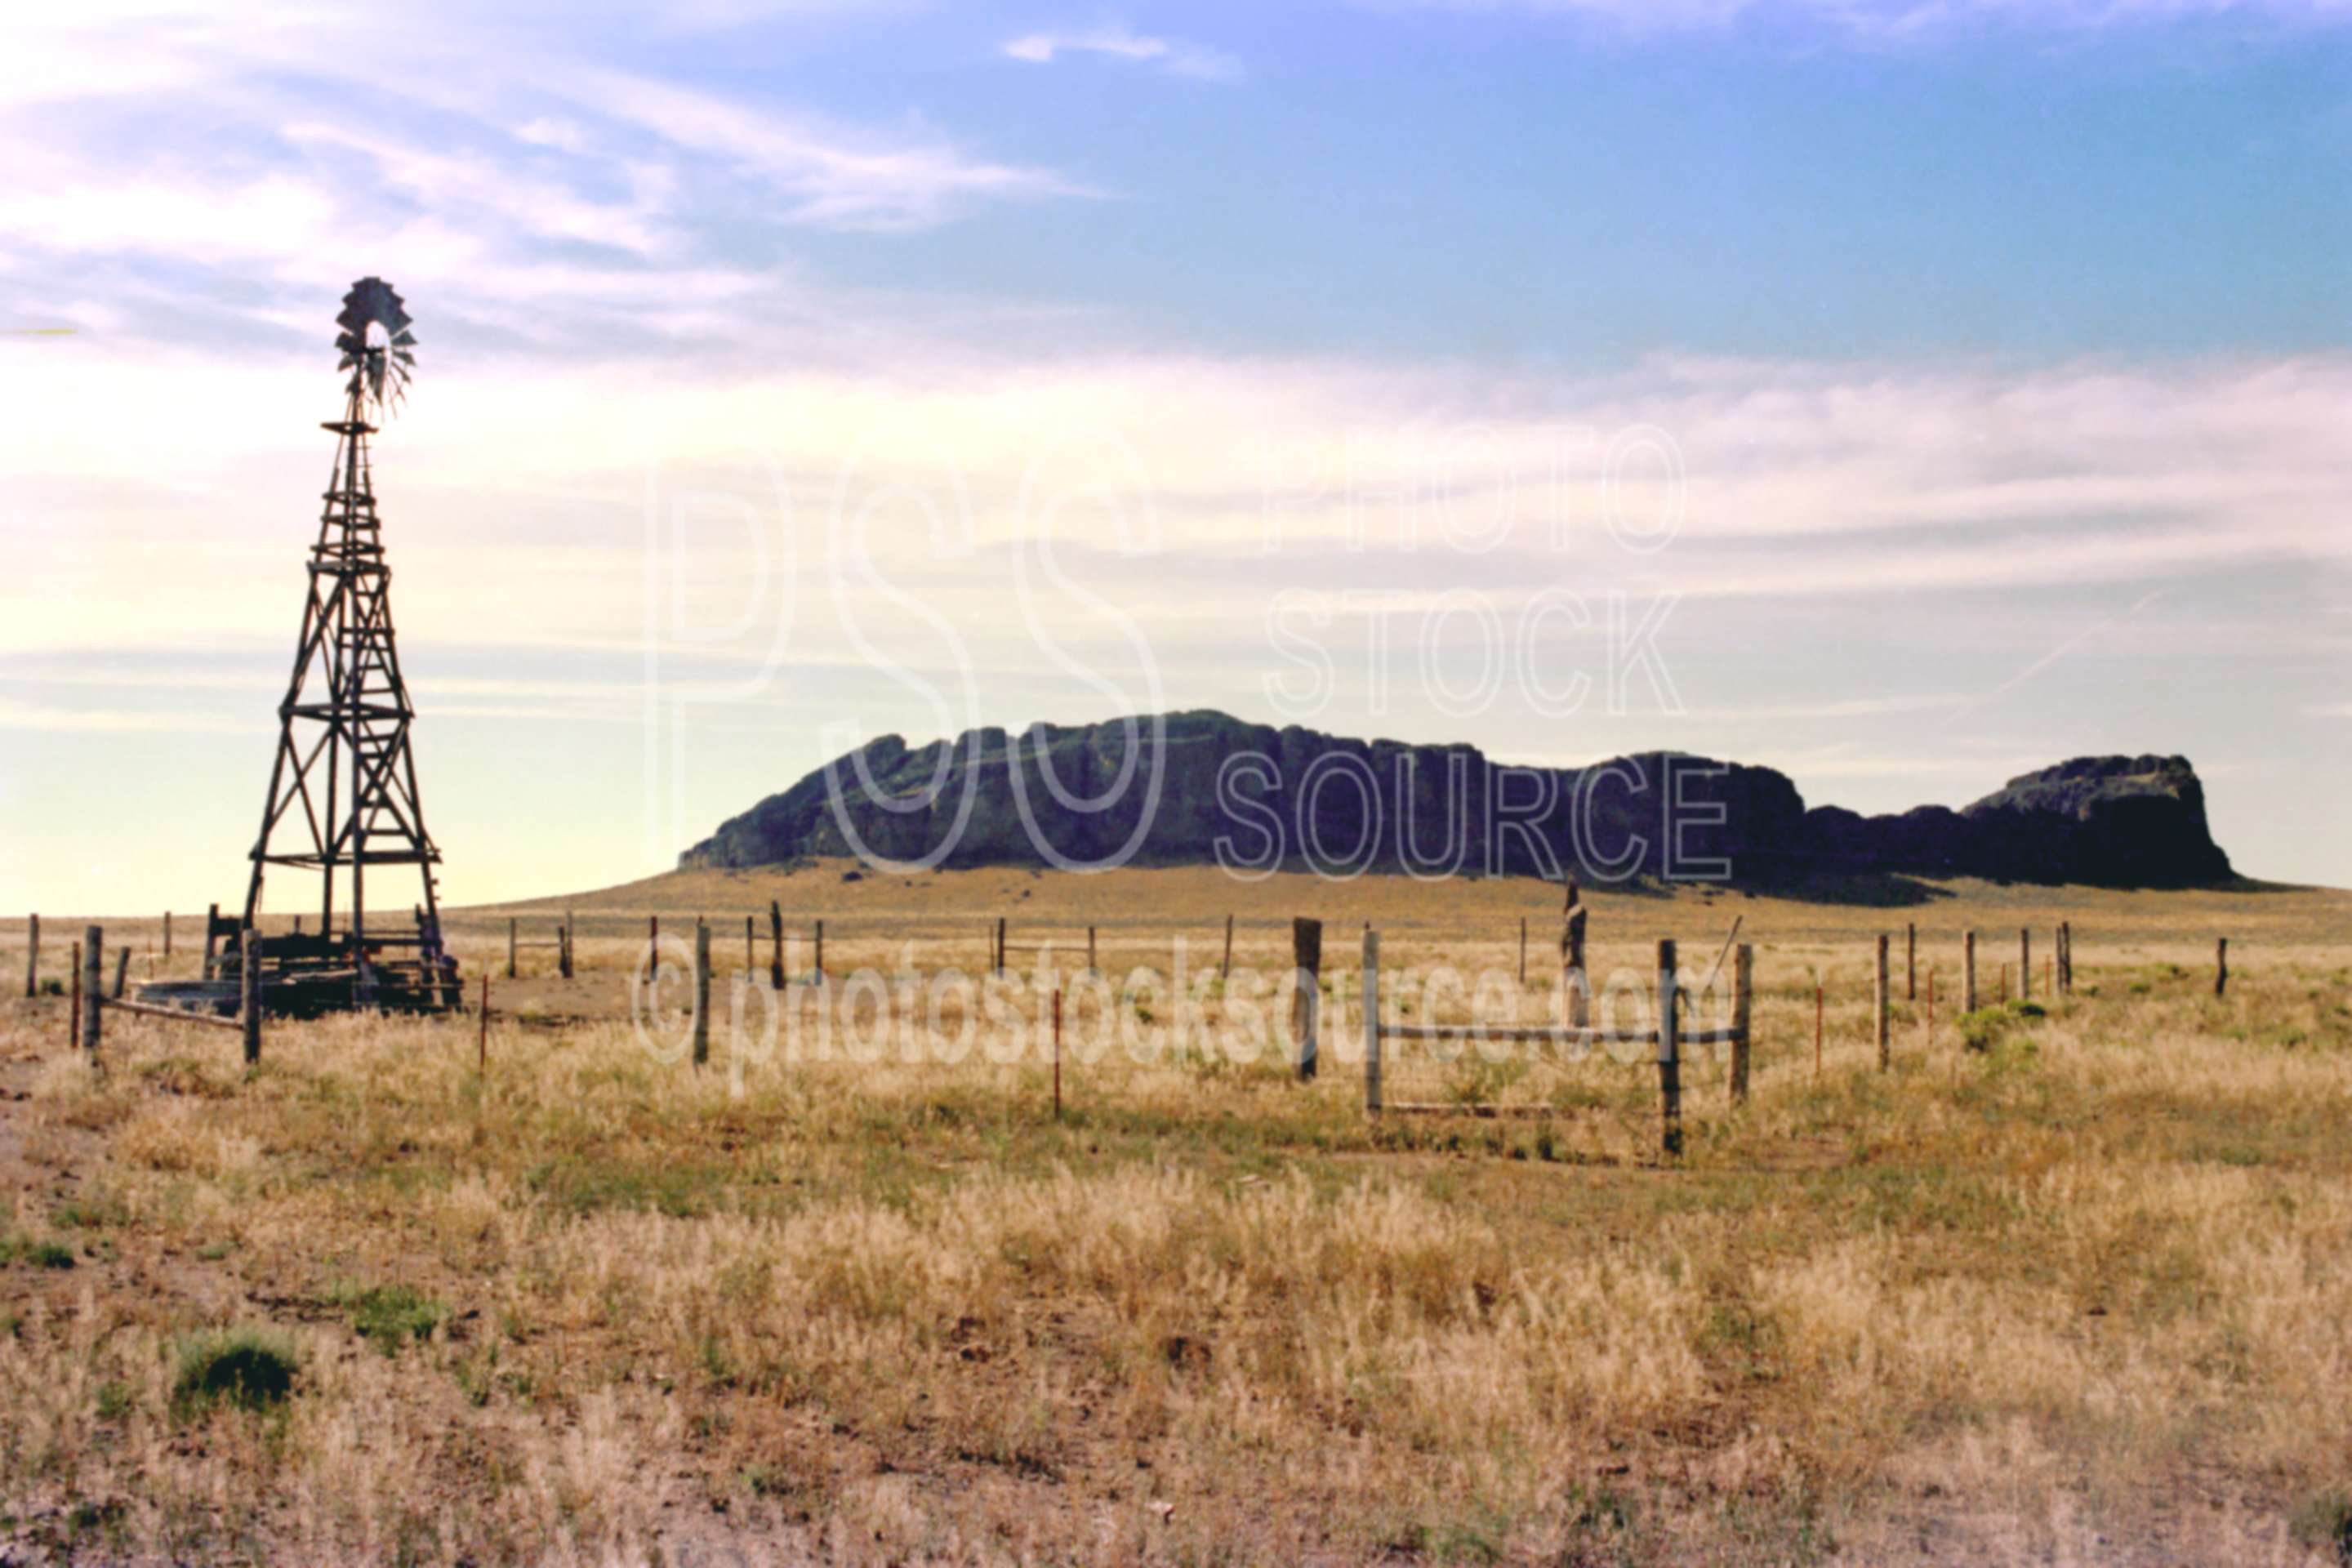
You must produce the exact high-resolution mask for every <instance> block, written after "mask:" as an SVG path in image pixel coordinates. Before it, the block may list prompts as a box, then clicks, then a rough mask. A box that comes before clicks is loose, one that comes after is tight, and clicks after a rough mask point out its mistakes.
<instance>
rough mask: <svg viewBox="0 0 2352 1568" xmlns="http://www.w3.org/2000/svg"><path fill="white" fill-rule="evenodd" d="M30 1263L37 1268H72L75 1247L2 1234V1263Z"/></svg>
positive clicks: (0, 1251)
mask: <svg viewBox="0 0 2352 1568" xmlns="http://www.w3.org/2000/svg"><path fill="white" fill-rule="evenodd" d="M5 1263H29V1264H31V1265H32V1266H33V1267H34V1268H72V1267H73V1266H74V1255H73V1249H72V1248H70V1247H61V1246H59V1245H58V1243H56V1242H54V1241H33V1240H30V1239H28V1238H27V1237H21V1236H0V1264H5Z"/></svg>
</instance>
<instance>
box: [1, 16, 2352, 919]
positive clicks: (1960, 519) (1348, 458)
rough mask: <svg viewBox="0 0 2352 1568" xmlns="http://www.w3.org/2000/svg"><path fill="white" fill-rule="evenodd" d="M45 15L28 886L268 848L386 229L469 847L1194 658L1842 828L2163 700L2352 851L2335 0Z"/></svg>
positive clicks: (33, 235)
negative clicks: (349, 320) (371, 282)
mask: <svg viewBox="0 0 2352 1568" xmlns="http://www.w3.org/2000/svg"><path fill="white" fill-rule="evenodd" d="M0 32H5V40H4V41H5V47H0V153H5V167H6V168H7V170H8V171H9V177H8V179H7V181H6V183H5V185H0V550H5V561H6V563H7V566H6V569H5V572H0V816H5V820H6V821H8V822H9V823H11V824H12V825H14V827H13V830H12V831H10V832H8V833H7V834H5V836H0V900H8V899H11V898H13V901H14V903H15V904H16V905H18V906H22V907H24V908H26V909H35V908H37V909H42V910H58V911H76V912H79V911H84V910H89V911H97V912H112V911H124V912H135V911H136V910H142V909H150V908H160V907H163V906H165V905H169V906H170V907H173V908H177V909H194V908H201V907H202V906H203V905H204V904H205V903H207V902H211V901H214V900H219V901H221V902H224V903H234V902H236V900H238V899H239V898H240V897H241V895H242V892H243V889H244V885H245V879H246V874H247V860H246V856H247V851H248V849H249V848H250V847H251V845H252V841H253V836H254V830H255V826H256V825H257V821H258V819H259V813H260V810H261V805H262V796H263V794H264V789H265V785H266V784H267V782H268V764H269V760H270V756H271V753H272V751H273V748H274V745H275V742H276V717H275V711H274V710H275V707H276V703H277V701H278V697H279V695H280V694H281V693H282V690H283V687H284V684H285V680H286V676H287V671H288V668H289V661H290V656H291V653H292V651H293V646H294V640H295V636H296V631H297V627H298V624H299V612H300V607H301V600H300V595H301V594H302V592H303V583H304V574H303V566H302V559H303V552H304V551H305V550H306V548H307V546H308V544H309V542H310V536H311V534H312V533H313V531H315V527H316V520H317V515H318V508H319V504H320V490H321V489H323V488H324V486H323V484H322V483H321V481H322V480H323V479H325V478H326V475H327V470H328V468H329V465H330V462H331V458H332V452H333V437H332V436H331V435H329V434H327V433H325V432H323V431H321V430H320V428H319V421H320V420H321V419H326V418H330V417H332V416H335V414H336V413H337V411H338V389H339V381H338V378H337V376H336V374H335V365H334V361H333V359H332V357H331V356H332V352H333V351H332V348H331V343H332V338H333V334H334V331H335V329H334V327H333V324H332V323H333V318H334V315H335V312H336V311H337V310H338V309H339V308H340V304H341V296H342V293H343V291H344V289H346V288H348V287H349V285H350V283H351V281H352V279H355V278H358V277H361V276H362V275H369V274H375V275H381V276H383V277H384V278H386V279H390V280H391V281H392V282H393V283H394V286H396V287H397V288H398V289H400V290H401V291H402V293H403V294H404V297H405V299H406V300H407V304H408V308H409V310H410V311H411V313H412V314H413V315H414V316H415V321H416V328H415V331H416V334H417V338H418V342H419V350H418V361H419V363H418V371H417V377H416V382H415V388H414V391H413V394H412V396H411V398H410V400H409V401H408V403H407V404H406V405H404V406H403V407H402V408H400V409H399V410H398V412H397V413H396V415H395V416H392V417H390V418H388V419H387V420H386V421H385V422H384V426H383V431H382V433H381V435H380V436H379V437H377V439H376V444H375V452H374V462H375V480H376V489H377V493H378V497H379V500H380V502H381V504H382V510H383V515H384V517H385V520H386V524H387V527H386V534H385V538H386V542H387V544H388V546H389V549H390V551H391V558H392V560H393V562H394V573H395V576H394V588H393V598H394V609H395V612H396V616H397V619H398V624H399V626H400V635H401V652H402V657H403V661H404V667H405V671H406V675H407V678H408V681H409V684H410V689H411V694H412V696H413V698H414V699H415V702H416V705H417V707H418V710H419V712H420V718H419V720H418V722H417V726H416V729H415V737H414V739H415V754H416V760H417V765H418V769H419V779H420V784H421V785H422V790H423V794H424V798H425V810H426V815H427V821H428V825H429V826H430V827H431V829H432V832H433V835H434V837H435V838H436V840H437V841H438V843H439V845H440V847H441V848H442V850H443V852H444V854H445V856H446V866H445V868H444V874H443V882H442V891H443V894H444V897H445V898H446V899H448V900H453V901H456V902H459V903H465V902H472V901H480V900H500V899H507V898H516V897H525V896H530V895H537V894H546V893H555V892H562V891H565V890H573V889H586V888H591V887H598V886H604V885H609V884H612V883H615V882H620V881H624V880H627V879H633V878H636V877H640V876H645V875H648V874H651V873H654V872H656V871H658V870H661V869H663V868H667V866H669V865H671V864H673V863H674V862H675V858H676V857H677V853H678V851H679V850H681V849H683V848H685V847H688V845H690V844H692V843H693V842H695V841H696V840H698V839H700V838H701V837H705V836H706V835H707V834H708V833H709V831H710V830H711V829H712V828H713V827H714V826H716V825H717V824H718V823H719V821H720V820H722V819H723V818H725V817H727V816H732V815H734V814H735V813H737V812H739V811H740V810H742V809H744V808H746V807H748V806H749V805H751V804H753V803H754V802H755V801H757V800H758V799H760V798H761V796H763V795H767V794H770V793H772V792H774V791H776V790H780V789H782V788H783V787H785V786H786V785H788V784H791V783H792V782H793V781H794V780H796V779H797V778H799V777H800V776H801V775H802V774H803V773H806V772H807V771H809V770H810V769H811V768H813V767H815V766H816V765H818V764H819V763H822V762H823V761H824V760H825V759H826V758H827V757H829V756H832V755H835V754H838V753H839V752H843V751H845V750H846V749H847V748H848V747H850V746H851V745H854V744H856V743H857V742H861V741H863V740H865V739H866V738H868V737H870V736H873V735H876V734H879V733H883V732H898V733H901V734H903V735H905V736H907V737H908V740H909V741H910V742H921V741H924V740H928V739H929V738H932V737H934V736H938V735H940V734H952V733H955V732H958V731H962V730H964V729H966V728H968V727H971V726H973V725H979V724H1000V725H1004V726H1007V727H1010V728H1015V729H1017V728H1019V727H1021V726H1023V725H1025V724H1027V723H1029V722H1031V721H1035V720H1041V719H1043V720H1051V721H1064V722H1070V721H1087V720H1095V719H1100V718H1106V717H1110V716H1113V715H1117V714H1120V713H1125V712H1130V711H1156V710H1177V709H1185V708H1196V707H1216V708H1223V709H1225V710H1230V711H1233V712H1234V713H1237V714H1240V715H1241V716H1243V717H1244V718H1247V719H1251V720H1254V721H1266V722H1300V723H1306V724H1309V725H1312V726H1314V727H1317V728H1320V729H1324V730H1328V731H1337V732H1339V733H1342V734H1360V735H1376V736H1386V737H1394V738H1397V739H1402V740H1407V741H1414V742H1445V741H1468V742H1475V743H1476V744H1479V745H1481V746H1483V747H1485V748H1486V750H1488V751H1489V752H1491V753H1494V754H1496V755H1497V756H1499V757H1503V758H1506V759H1509V760H1514V761H1523V762H1529V763H1553V764H1566V763H1578V762H1586V761H1591V760H1595V759H1599V758H1602V757H1606V756H1610V755H1614V754H1619V753H1623V752H1631V751H1635V750H1643V749H1651V748H1671V749H1676V750H1681V751H1685V752H1698V753H1702V754H1706V755H1710V756H1717V757H1727V758H1732V759H1736V760H1738V761H1741V762H1746V763H1764V764H1769V765H1770V766H1774V767H1777V768H1780V769H1781V770H1783V771H1785V772H1786V773H1789V774H1790V776H1791V777H1792V778H1793V779H1794V781H1795V782H1796V784H1797V785H1798V787H1799V789H1800V790H1801V791H1802V793H1803V795H1804V796H1805V798H1806V800H1807V802H1808V803H1809V804H1816V805H1818V804H1837V805H1846V806H1850V807H1853V808H1855V809H1858V810H1864V811H1886V810H1901V809H1904V808H1906V807H1909V806H1911V805H1918V804H1922V803H1927V802H1938V803H1942V804H1946V805H1965V804H1966V803H1967V802H1969V800H1972V799H1974V798H1976V797H1978V796H1979V795H1984V794H1987V793H1989V792H1990V791H1992V790H1994V789H1996V788H1998V787H1999V786H2000V784H2002V783H2003V782H2004V781H2006V780H2007V779H2008V778H2010V777H2011V776H2012V775H2014V774H2016V773H2022V772H2025V771H2027V770H2029V769H2032V768H2036V767H2040V766H2043V765H2046V764H2048V763H2053V762H2056V761H2059V760H2061V759H2063V758H2067V757H2072V756H2076V755H2083V754H2097V753H2108V752H2125V753H2131V754H2137V753H2142V752H2159V753H2181V754H2185V755H2187V756H2189V758H2190V760H2191V761H2192V762H2194V763H2196V765H2197V768H2198V770H2199V773H2200V775H2201V776H2202V777H2203V779H2204V781H2205V784H2206V792H2207V799H2208V805H2209V809H2210V815H2211V819H2212V824H2213V828H2214V833H2215V836H2216V837H2217V838H2218V840H2219V841H2220V842H2221V845H2222V846H2223V847H2224V848H2226V849H2227V850H2229V851H2230V853H2231V856H2232V858H2233V859H2234V860H2235V862H2236V864H2237V865H2238V867H2239V868H2240V869H2241V870H2242V871H2244V872H2246V873H2249V874H2252V875H2255V876H2260V877H2264V878H2270V879H2281V880H2288V881H2305V882H2322V883H2328V884H2333V885H2339V886H2341V885H2352V813H2347V809H2346V807H2345V805H2344V801H2345V798H2346V795H2345V791H2344V789H2343V788H2342V785H2341V783H2340V781H2341V779H2342V777H2343V776H2344V773H2345V770H2346V767H2347V763H2352V743H2347V742H2352V689H2347V685H2352V683H2347V679H2346V676H2347V668H2352V660H2348V659H2347V654H2352V573H2347V557H2352V522H2347V513H2346V504H2347V497H2352V482H2347V481H2352V440H2347V418H2352V271H2347V268H2346V266H2345V264H2344V258H2346V256H2347V255H2352V4H2347V0H2235V3H2231V0H2042V3H2038V4H2026V3H2024V0H1813V3H1798V4H1772V3H1768V0H1654V3H1635V0H1334V3H1332V4H1298V5H1184V6H1181V7H1180V6H1173V5H1130V6H1100V5H1055V4H1050V3H1049V4H1039V5H1005V6H998V5H990V6H949V5H927V4H919V3H915V0H908V3H904V4H892V3H885V4H862V5H849V4H837V3H831V0H800V3H791V0H786V3H782V4H766V3H762V0H690V3H688V4H685V5H665V6H659V7H641V6H635V5H621V4H596V3H591V4H588V5H565V6H561V7H559V6H555V5H525V6H520V7H513V8H509V9H506V10H504V11H503V12H502V13H499V14H496V15H493V14H492V12H491V10H490V9H488V8H484V7H478V6H470V5H469V6H440V5H432V4H426V5H419V6H412V7H389V6H383V5H372V6H366V7H349V8H345V7H335V6H310V5H306V6H299V7H294V6H287V7H274V8H273V7H272V6H270V5H267V4H263V5H248V6H241V7H238V8H236V9H234V10H223V9H213V8H206V7H200V6H194V5H181V4H176V3H174V0H152V3H146V0H128V3H124V4H108V3H100V4H94V5H77V6H73V7H62V6H60V7H52V8H50V14H48V15H26V14H22V13H21V12H20V13H19V14H17V15H14V16H12V17H11V19H10V20H8V21H7V22H5V24H0ZM272 895H273V896H272V899H271V905H272V907H274V908H286V909H291V908H299V907H304V905H305V904H306V903H307V901H308V899H309V896H310V895H309V893H308V891H307V890H306V889H302V888H300V887H299V885H298V884H294V883H292V882H290V881H289V882H287V884H286V885H285V886H283V887H282V888H281V887H280V886H279V884H278V882H273V884H272ZM404 901H405V899H404Z"/></svg>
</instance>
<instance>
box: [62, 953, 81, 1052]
mask: <svg viewBox="0 0 2352 1568" xmlns="http://www.w3.org/2000/svg"><path fill="white" fill-rule="evenodd" d="M66 963H67V964H68V968H67V970H66V995H67V996H68V998H70V1000H68V1002H67V1004H66V1048H67V1049H68V1050H74V1051H78V1050H79V1049H81V943H79V942H74V943H72V944H71V945H70V947H69V948H68V954H67V959H66Z"/></svg>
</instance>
